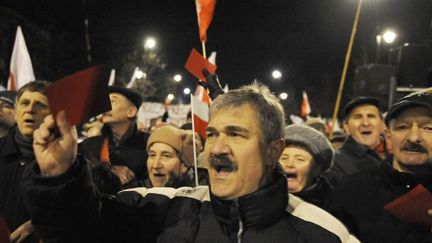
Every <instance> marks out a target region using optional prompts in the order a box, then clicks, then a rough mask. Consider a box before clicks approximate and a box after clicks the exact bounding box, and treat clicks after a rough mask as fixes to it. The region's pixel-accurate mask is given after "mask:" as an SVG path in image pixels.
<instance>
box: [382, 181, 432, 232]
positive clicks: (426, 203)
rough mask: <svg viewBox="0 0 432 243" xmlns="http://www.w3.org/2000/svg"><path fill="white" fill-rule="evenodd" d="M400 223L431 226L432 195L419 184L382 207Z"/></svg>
mask: <svg viewBox="0 0 432 243" xmlns="http://www.w3.org/2000/svg"><path fill="white" fill-rule="evenodd" d="M384 209H386V210H387V211H388V212H390V213H391V214H393V215H394V216H395V217H396V218H398V219H399V220H400V221H402V222H405V223H409V224H414V225H425V226H431V225H432V216H428V214H427V211H428V210H429V209H432V194H431V193H430V192H429V191H428V190H427V189H426V188H424V187H423V186H422V185H421V184H420V185H418V186H416V187H415V188H414V189H412V190H411V191H409V192H407V193H405V194H404V195H402V196H400V197H398V198H396V199H395V200H393V201H392V202H390V203H388V204H387V205H385V206H384Z"/></svg>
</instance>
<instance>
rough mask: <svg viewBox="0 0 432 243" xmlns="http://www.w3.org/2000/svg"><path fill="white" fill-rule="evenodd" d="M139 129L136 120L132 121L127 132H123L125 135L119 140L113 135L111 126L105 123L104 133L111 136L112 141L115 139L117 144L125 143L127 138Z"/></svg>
mask: <svg viewBox="0 0 432 243" xmlns="http://www.w3.org/2000/svg"><path fill="white" fill-rule="evenodd" d="M137 130H138V128H137V126H136V122H131V124H130V125H129V128H128V130H127V131H126V133H125V134H123V136H122V137H121V138H120V139H119V140H117V139H115V138H114V137H113V136H112V133H111V129H110V128H109V126H108V125H106V124H105V125H103V127H102V134H103V135H104V136H108V137H109V138H110V141H113V142H114V143H115V144H123V143H124V142H125V141H126V140H128V139H129V138H130V137H132V136H133V135H134V134H135V133H136V132H137Z"/></svg>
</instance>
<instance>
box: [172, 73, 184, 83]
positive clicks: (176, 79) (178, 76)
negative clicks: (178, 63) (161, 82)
mask: <svg viewBox="0 0 432 243" xmlns="http://www.w3.org/2000/svg"><path fill="white" fill-rule="evenodd" d="M173 79H174V81H176V82H177V83H178V82H180V81H181V80H182V76H181V75H180V74H176V75H174V78H173Z"/></svg>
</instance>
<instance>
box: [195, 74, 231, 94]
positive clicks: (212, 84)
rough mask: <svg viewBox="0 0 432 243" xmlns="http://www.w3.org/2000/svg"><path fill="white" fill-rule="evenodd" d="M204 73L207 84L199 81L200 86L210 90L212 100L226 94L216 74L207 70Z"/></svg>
mask: <svg viewBox="0 0 432 243" xmlns="http://www.w3.org/2000/svg"><path fill="white" fill-rule="evenodd" d="M202 73H203V75H204V77H205V78H206V80H207V82H206V83H204V82H202V81H199V84H200V85H202V86H203V87H204V88H207V89H208V90H209V95H210V98H211V99H212V100H214V99H216V98H217V97H218V96H219V95H221V94H224V93H225V91H224V90H223V89H222V87H221V85H220V82H219V78H218V76H217V75H216V74H211V73H210V72H209V71H208V70H207V69H205V68H203V70H202Z"/></svg>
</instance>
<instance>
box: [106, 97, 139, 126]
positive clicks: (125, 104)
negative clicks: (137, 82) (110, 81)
mask: <svg viewBox="0 0 432 243" xmlns="http://www.w3.org/2000/svg"><path fill="white" fill-rule="evenodd" d="M109 97H110V101H111V111H108V112H105V113H104V114H103V116H102V121H103V123H105V124H116V123H128V122H129V121H130V120H129V119H130V118H133V117H135V115H136V113H137V109H136V107H135V105H134V104H133V103H132V102H130V101H129V100H128V99H127V98H126V96H124V95H122V94H120V93H110V94H109Z"/></svg>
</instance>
